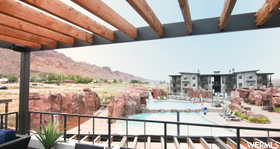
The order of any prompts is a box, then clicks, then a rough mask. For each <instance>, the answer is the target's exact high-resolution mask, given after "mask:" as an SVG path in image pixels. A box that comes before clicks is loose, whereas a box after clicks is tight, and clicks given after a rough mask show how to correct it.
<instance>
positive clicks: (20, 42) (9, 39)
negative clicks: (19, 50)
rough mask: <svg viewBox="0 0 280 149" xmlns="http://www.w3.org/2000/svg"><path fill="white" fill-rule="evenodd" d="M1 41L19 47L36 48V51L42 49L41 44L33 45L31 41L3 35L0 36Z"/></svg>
mask: <svg viewBox="0 0 280 149" xmlns="http://www.w3.org/2000/svg"><path fill="white" fill-rule="evenodd" d="M0 41H5V42H9V43H13V44H18V45H22V46H27V47H31V48H34V49H40V48H41V45H40V44H37V43H33V42H30V41H26V40H21V39H17V38H14V37H9V36H5V35H1V34H0Z"/></svg>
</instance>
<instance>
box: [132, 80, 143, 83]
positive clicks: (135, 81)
mask: <svg viewBox="0 0 280 149" xmlns="http://www.w3.org/2000/svg"><path fill="white" fill-rule="evenodd" d="M130 83H132V84H136V83H142V82H141V81H139V80H131V81H130Z"/></svg>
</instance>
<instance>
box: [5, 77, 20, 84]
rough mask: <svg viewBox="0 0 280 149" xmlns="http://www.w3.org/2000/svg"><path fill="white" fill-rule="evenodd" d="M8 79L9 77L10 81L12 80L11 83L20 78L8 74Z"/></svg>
mask: <svg viewBox="0 0 280 149" xmlns="http://www.w3.org/2000/svg"><path fill="white" fill-rule="evenodd" d="M7 79H8V82H10V83H15V82H17V81H18V78H17V77H16V76H13V75H10V76H7Z"/></svg>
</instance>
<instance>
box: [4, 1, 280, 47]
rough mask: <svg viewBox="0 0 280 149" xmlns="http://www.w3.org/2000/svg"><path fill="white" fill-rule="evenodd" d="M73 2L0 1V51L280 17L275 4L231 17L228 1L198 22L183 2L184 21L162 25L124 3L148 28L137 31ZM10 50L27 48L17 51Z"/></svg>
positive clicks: (97, 6) (102, 8)
mask: <svg viewBox="0 0 280 149" xmlns="http://www.w3.org/2000/svg"><path fill="white" fill-rule="evenodd" d="M72 2H74V3H75V4H76V6H71V5H70V4H67V3H64V2H62V1H60V0H51V1H50V0H40V1H34V0H21V1H18V0H2V1H0V47H3V48H11V49H14V50H17V51H37V50H51V49H52V50H53V49H59V48H70V47H82V46H93V45H100V44H114V43H124V42H134V41H143V40H154V39H163V38H174V37H182V36H193V35H203V34H213V33H223V32H234V31H244V30H253V29H254V30H256V29H264V28H273V27H279V24H280V12H279V11H276V10H278V3H275V1H265V3H264V5H263V7H262V8H261V9H256V11H257V12H253V13H244V14H238V15H231V12H232V10H233V8H234V6H235V2H234V1H230V2H229V3H226V5H225V6H224V8H223V11H222V14H221V15H220V16H218V17H214V18H202V19H199V20H192V19H191V11H190V6H189V4H188V1H187V0H179V1H174V2H176V3H177V2H178V3H179V5H180V9H181V15H182V16H183V18H184V21H182V22H173V23H169V24H162V23H161V22H160V18H158V16H157V14H156V13H155V12H154V10H153V9H152V7H151V6H150V5H149V3H147V2H146V0H127V2H128V4H129V5H130V7H131V8H133V9H131V10H132V11H131V12H127V13H137V14H138V15H139V16H141V17H142V19H143V20H145V21H146V22H147V24H149V26H145V27H138V28H137V27H135V26H134V25H133V24H135V23H134V22H129V21H128V20H126V19H125V18H124V17H123V16H121V15H120V14H119V13H118V12H116V11H115V10H113V9H112V8H111V7H110V6H109V5H107V4H105V3H104V2H102V0H94V1H86V0H72ZM81 10H86V11H88V12H89V13H91V14H93V15H95V16H97V17H99V18H100V19H101V20H103V21H105V22H107V23H108V24H110V25H112V26H114V27H115V28H116V29H117V30H116V31H115V30H112V29H110V28H107V27H105V26H104V25H102V22H98V21H96V20H95V19H93V18H91V17H89V16H88V15H85V14H83V13H82V11H81ZM274 10H275V11H274ZM42 12H43V13H42ZM274 13H276V14H275V15H274ZM177 15H179V14H177ZM229 20H230V21H229ZM205 24H207V25H205ZM193 26H195V28H193ZM257 26H262V27H257ZM14 45H16V47H17V46H19V45H20V46H23V47H27V48H16V47H15V46H14Z"/></svg>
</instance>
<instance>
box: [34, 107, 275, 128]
mask: <svg viewBox="0 0 280 149" xmlns="http://www.w3.org/2000/svg"><path fill="white" fill-rule="evenodd" d="M30 113H37V114H40V113H41V114H46V115H60V116H64V115H66V116H74V117H84V118H98V119H110V120H122V121H133V122H149V123H160V124H164V123H166V124H174V125H176V124H179V125H190V126H201V127H215V128H228V129H243V130H258V131H267V130H269V131H280V129H276V128H259V127H242V126H227V125H213V124H198V123H185V122H172V121H156V120H140V119H126V118H114V117H101V116H93V115H81V114H68V113H56V112H35V111H32V112H30Z"/></svg>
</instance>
